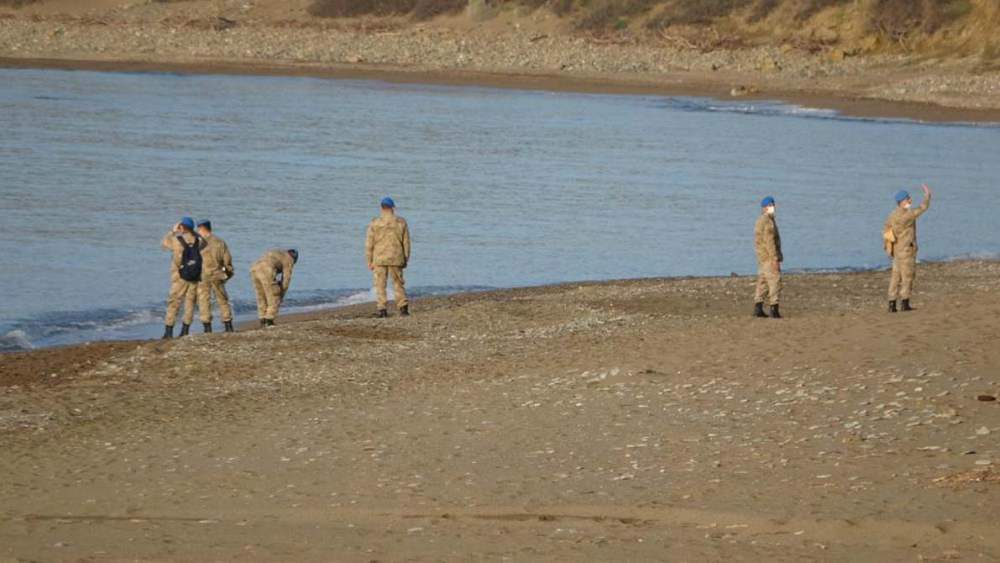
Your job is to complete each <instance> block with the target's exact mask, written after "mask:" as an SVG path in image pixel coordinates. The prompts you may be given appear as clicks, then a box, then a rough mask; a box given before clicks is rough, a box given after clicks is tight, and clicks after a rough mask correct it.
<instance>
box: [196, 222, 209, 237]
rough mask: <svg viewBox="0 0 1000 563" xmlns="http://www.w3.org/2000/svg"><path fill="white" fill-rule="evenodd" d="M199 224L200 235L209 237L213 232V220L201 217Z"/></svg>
mask: <svg viewBox="0 0 1000 563" xmlns="http://www.w3.org/2000/svg"><path fill="white" fill-rule="evenodd" d="M197 224H198V234H199V235H201V236H203V237H207V236H208V235H210V234H212V222H211V221H209V220H208V219H199V220H198V223H197Z"/></svg>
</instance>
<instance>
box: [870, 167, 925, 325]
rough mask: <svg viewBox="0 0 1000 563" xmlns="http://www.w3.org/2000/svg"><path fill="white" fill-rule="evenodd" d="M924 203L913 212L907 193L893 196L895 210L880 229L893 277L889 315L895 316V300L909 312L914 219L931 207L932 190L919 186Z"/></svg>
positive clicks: (914, 260)
mask: <svg viewBox="0 0 1000 563" xmlns="http://www.w3.org/2000/svg"><path fill="white" fill-rule="evenodd" d="M920 187H921V188H923V190H924V201H923V202H922V203H921V204H920V207H918V208H916V209H912V206H913V198H911V197H910V194H909V193H908V192H907V191H906V190H903V191H900V192H899V193H897V194H896V209H893V210H892V213H890V214H889V217H888V218H887V219H886V220H885V224H884V225H883V226H882V237H883V239H884V241H885V250H886V253H888V254H889V256H892V277H891V278H890V280H889V312H890V313H895V312H896V311H897V309H896V300H897V299H902V303H901V304H900V309H901V310H903V311H912V310H913V308H912V307H910V295H911V294H912V293H913V280H914V278H916V275H917V217H920V216H921V215H923V214H924V211H927V208H928V207H930V204H931V190H930V188H928V187H927V184H921V185H920Z"/></svg>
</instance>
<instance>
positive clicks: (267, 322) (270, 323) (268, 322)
mask: <svg viewBox="0 0 1000 563" xmlns="http://www.w3.org/2000/svg"><path fill="white" fill-rule="evenodd" d="M263 322H264V326H265V327H271V326H274V319H264V321H263Z"/></svg>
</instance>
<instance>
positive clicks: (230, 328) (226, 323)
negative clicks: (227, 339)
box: [222, 321, 236, 332]
mask: <svg viewBox="0 0 1000 563" xmlns="http://www.w3.org/2000/svg"><path fill="white" fill-rule="evenodd" d="M222 324H223V325H224V326H225V327H226V329H225V330H226V332H236V330H235V329H233V321H223V322H222Z"/></svg>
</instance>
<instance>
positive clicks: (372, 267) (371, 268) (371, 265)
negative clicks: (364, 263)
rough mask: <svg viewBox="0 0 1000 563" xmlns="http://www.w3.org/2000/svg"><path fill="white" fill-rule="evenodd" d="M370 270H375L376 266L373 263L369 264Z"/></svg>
mask: <svg viewBox="0 0 1000 563" xmlns="http://www.w3.org/2000/svg"><path fill="white" fill-rule="evenodd" d="M368 269H369V270H374V269H375V264H372V263H371V262H369V263H368Z"/></svg>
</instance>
